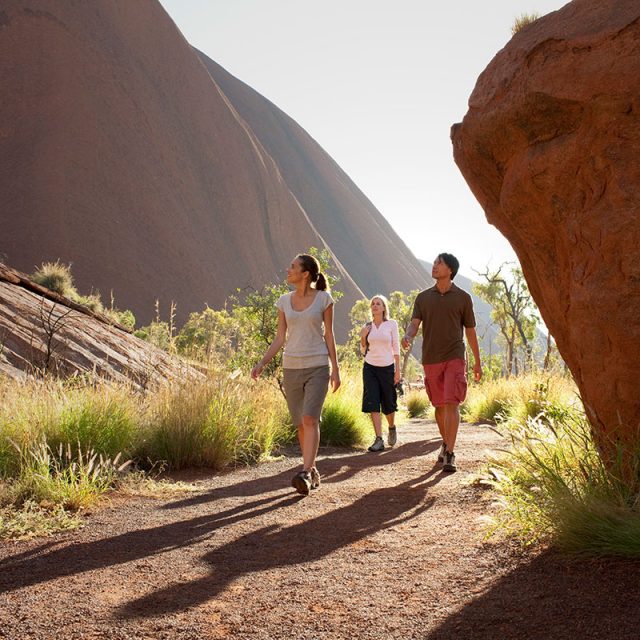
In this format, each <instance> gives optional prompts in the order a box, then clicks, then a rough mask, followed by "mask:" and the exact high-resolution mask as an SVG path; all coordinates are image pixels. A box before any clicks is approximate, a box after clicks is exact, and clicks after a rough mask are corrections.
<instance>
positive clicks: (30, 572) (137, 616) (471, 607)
mask: <svg viewBox="0 0 640 640" xmlns="http://www.w3.org/2000/svg"><path fill="white" fill-rule="evenodd" d="M399 433H400V437H399V442H398V445H397V446H396V447H395V448H394V449H388V450H386V451H385V452H383V453H381V454H370V453H365V452H361V451H355V450H343V449H323V450H321V458H320V462H319V465H318V466H319V469H320V471H321V473H322V475H323V485H322V487H321V488H320V489H319V490H318V491H314V492H313V493H312V494H311V495H310V496H309V497H305V498H302V497H300V496H298V495H296V494H294V493H293V492H292V489H291V488H290V486H289V482H290V478H291V475H292V471H293V470H295V469H296V468H297V465H298V464H299V461H300V460H299V458H298V457H297V454H296V452H295V451H291V452H288V455H285V456H284V457H283V458H282V459H281V460H277V461H274V462H269V463H265V464H262V465H260V466H257V467H253V468H243V469H239V470H236V471H233V472H231V473H226V474H223V475H216V476H206V475H200V476H199V477H198V479H197V480H196V485H197V487H198V491H197V492H194V493H190V494H183V495H180V496H177V497H173V498H171V499H169V500H159V499H150V498H134V499H123V498H122V497H119V496H115V497H114V498H113V499H112V500H111V502H110V504H108V505H107V506H105V507H104V508H101V509H99V510H97V511H96V512H95V513H94V514H93V515H91V516H90V517H89V518H88V519H87V523H86V526H85V528H84V529H82V530H80V531H75V532H71V533H64V534H59V535H56V536H54V537H52V538H48V539H45V540H42V539H40V540H35V541H28V542H19V543H6V544H4V545H3V546H2V547H1V548H0V637H1V638H8V639H12V640H13V639H18V638H20V639H21V640H25V639H27V638H33V639H38V640H41V639H43V640H44V639H49V638H61V639H62V638H64V639H65V640H67V639H75V638H92V639H93V638H96V639H97V638H105V639H106V638H110V639H114V640H119V639H124V638H149V639H151V638H153V639H156V638H157V639H167V640H168V639H174V638H175V639H180V640H186V639H194V640H195V639H213V638H240V639H243V638H256V639H265V640H267V639H269V640H271V639H276V638H283V639H284V638H287V639H289V638H295V639H309V640H311V639H315V638H322V639H338V638H340V639H342V638H358V639H361V638H362V639H365V638H380V639H388V638H398V639H403V640H405V639H407V638H416V639H417V638H420V639H433V640H435V639H445V638H465V639H473V640H481V639H487V640H488V639H492V640H493V639H494V638H505V639H516V638H518V639H519V638H555V639H563V638H581V639H582V638H593V639H596V638H597V639H603V638H625V639H626V638H629V639H631V638H634V639H636V638H638V637H640V628H639V625H638V623H639V622H640V596H639V594H638V569H639V568H640V563H639V562H632V561H625V560H618V559H608V558H605V559H602V558H600V559H581V560H578V559H570V558H567V557H565V556H562V555H561V554H559V553H558V552H556V551H554V550H552V549H547V548H542V549H540V548H538V549H534V550H528V551H525V550H522V549H521V548H519V547H518V546H517V545H515V544H514V543H509V542H506V541H493V542H486V541H484V531H485V529H484V524H483V520H484V518H485V517H486V516H487V515H490V514H491V513H492V512H494V510H495V506H494V504H493V495H492V493H491V491H490V490H488V489H486V488H482V485H479V484H478V483H474V482H473V479H474V474H475V473H476V472H477V471H478V469H479V467H480V466H481V464H482V462H483V460H485V459H486V456H487V451H488V450H491V449H495V448H497V447H499V446H500V445H501V441H500V437H499V436H498V435H497V434H495V433H494V432H493V431H491V430H490V429H487V428H486V427H483V426H470V425H463V427H462V428H461V434H460V439H459V444H458V446H457V456H458V464H459V471H458V472H457V473H454V474H446V473H443V472H442V471H441V470H440V467H439V465H437V464H436V456H437V450H438V447H439V444H440V441H439V438H438V437H437V429H436V428H435V426H434V424H433V423H429V422H426V421H412V422H411V423H409V424H407V425H405V426H403V427H400V428H399Z"/></svg>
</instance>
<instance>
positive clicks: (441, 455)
mask: <svg viewBox="0 0 640 640" xmlns="http://www.w3.org/2000/svg"><path fill="white" fill-rule="evenodd" d="M445 453H447V445H446V444H445V443H444V442H443V443H442V446H441V447H440V453H438V462H440V463H443V462H444V454H445Z"/></svg>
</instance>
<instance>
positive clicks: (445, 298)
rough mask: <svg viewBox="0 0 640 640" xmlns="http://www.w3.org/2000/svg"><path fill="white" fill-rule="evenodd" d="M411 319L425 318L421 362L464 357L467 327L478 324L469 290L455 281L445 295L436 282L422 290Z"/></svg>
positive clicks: (444, 360) (434, 362)
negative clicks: (461, 287) (465, 329)
mask: <svg viewBox="0 0 640 640" xmlns="http://www.w3.org/2000/svg"><path fill="white" fill-rule="evenodd" d="M412 318H418V319H419V320H421V321H422V364H436V363H438V362H446V361H447V360H454V359H455V358H463V359H464V357H465V352H464V339H463V334H464V328H465V327H467V328H471V327H475V326H476V318H475V316H474V314H473V302H472V300H471V296H470V295H469V294H468V293H467V292H466V291H463V290H462V289H460V287H457V286H456V285H455V284H453V283H452V284H451V289H449V291H447V293H444V294H443V293H440V292H439V291H438V289H437V288H436V286H435V285H434V286H433V287H431V288H430V289H426V290H425V291H421V292H420V293H419V294H418V296H417V297H416V301H415V303H414V305H413V316H412Z"/></svg>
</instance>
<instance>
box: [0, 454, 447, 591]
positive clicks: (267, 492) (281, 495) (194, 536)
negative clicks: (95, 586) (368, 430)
mask: <svg viewBox="0 0 640 640" xmlns="http://www.w3.org/2000/svg"><path fill="white" fill-rule="evenodd" d="M430 446H431V445H427V444H426V443H424V442H413V443H409V444H407V445H405V446H403V447H400V448H398V449H397V450H393V451H390V452H389V453H388V454H387V455H383V456H370V457H368V456H365V455H363V454H358V455H357V456H347V457H340V458H337V459H327V460H325V461H324V462H323V464H324V465H326V466H325V469H327V470H328V471H329V472H331V469H333V472H334V473H336V472H338V471H340V470H344V468H345V465H346V466H347V468H349V469H353V470H357V469H362V468H364V467H366V466H371V465H372V464H378V465H382V464H391V463H393V462H397V461H398V460H401V459H403V458H406V457H412V456H416V455H420V454H422V453H424V452H425V451H427V450H428V449H429V448H430ZM425 466H426V461H425ZM354 472H355V471H354ZM290 476H291V471H290V470H288V471H286V472H283V473H281V474H277V475H275V476H270V477H268V478H260V479H256V480H252V481H250V482H247V483H240V486H238V485H229V486H228V487H223V488H221V489H220V490H214V492H212V493H213V495H211V494H210V493H207V494H205V501H210V500H213V499H214V498H222V497H230V496H243V495H246V494H247V493H248V494H249V495H252V496H255V495H259V494H261V493H262V497H259V498H256V499H253V500H247V501H243V503H242V504H239V505H236V506H233V507H230V508H228V509H225V510H223V511H219V512H213V513H211V512H209V513H207V514H205V515H202V516H197V517H194V518H188V519H182V520H178V521H173V522H170V523H168V524H163V525H160V526H157V527H151V528H146V529H137V530H134V531H128V532H126V533H123V534H120V535H117V536H112V537H109V538H104V539H101V540H97V541H92V542H82V543H78V544H71V545H66V546H64V547H59V548H56V549H51V548H49V550H47V546H48V545H43V546H42V547H41V548H40V549H39V550H35V551H39V552H38V553H37V555H36V554H35V551H34V550H32V551H30V552H28V553H23V554H17V555H15V556H9V557H7V558H6V559H5V560H3V561H2V562H0V593H4V592H8V591H13V590H15V589H20V588H23V587H27V586H30V585H35V584H39V583H43V582H47V581H50V580H54V579H56V578H59V577H64V576H72V575H76V574H80V573H83V572H87V571H93V570H99V569H103V568H107V567H111V566H116V565H118V564H123V563H125V562H132V561H135V560H139V559H142V558H147V557H150V556H154V555H160V554H162V553H167V552H170V551H172V550H174V549H178V548H183V547H189V546H192V545H196V544H197V543H199V542H200V541H202V540H203V539H206V538H210V536H211V535H212V534H213V533H214V532H215V531H216V530H217V529H219V528H220V527H223V526H230V525H233V524H234V523H237V522H240V521H242V520H247V519H253V518H258V517H260V516H262V515H264V514H267V513H269V512H271V511H274V510H276V509H284V508H287V507H289V506H291V505H293V504H296V503H297V502H299V500H300V498H299V496H297V495H291V488H290V487H289V486H288V485H289V480H290ZM438 477H439V476H438ZM412 484H413V483H412V482H408V483H404V484H403V485H400V486H397V487H392V488H389V489H381V490H379V491H376V492H373V493H372V494H370V495H369V496H365V497H364V498H362V499H361V500H359V501H356V502H355V503H353V504H351V505H349V506H347V507H344V508H342V509H336V510H335V511H334V512H332V513H330V514H327V515H326V516H323V517H322V518H319V519H317V520H319V521H320V522H319V524H318V525H313V522H316V521H314V520H312V521H310V522H309V523H305V525H304V526H303V527H302V529H301V534H302V535H303V536H304V535H306V536H307V537H308V538H309V539H311V540H316V541H317V540H319V539H322V538H326V540H325V542H324V543H323V545H321V546H322V548H325V549H326V551H325V553H329V552H330V551H331V550H335V549H337V548H338V547H340V546H342V545H347V544H349V543H350V542H352V541H353V540H354V539H357V538H360V537H363V536H365V535H368V534H369V533H372V532H374V531H375V530H376V527H377V528H384V527H385V526H391V524H389V523H392V524H395V522H394V519H401V518H402V517H403V514H404V513H405V512H406V511H409V510H411V509H415V508H416V507H417V506H418V505H419V503H420V501H421V500H422V499H423V498H424V496H425V493H426V485H423V487H422V488H420V489H415V488H411V487H412ZM283 485H284V486H283ZM280 486H283V488H282V489H279V487H280ZM274 487H275V488H276V491H275V492H274ZM326 490H330V489H329V488H326ZM245 492H246V493H245ZM392 496H393V497H392ZM199 498H200V497H196V499H195V500H187V501H181V502H180V506H190V505H192V504H197V503H199V502H201V500H200V499H199ZM311 499H313V498H311ZM378 502H380V504H378ZM381 505H382V507H381ZM385 505H386V506H385ZM374 506H375V508H373V507H374ZM347 510H348V511H347ZM345 511H346V513H347V514H348V515H349V517H350V518H355V519H356V522H358V521H359V522H360V523H361V524H362V525H364V528H362V526H360V525H359V526H358V527H356V528H355V529H354V530H349V531H346V530H345V526H344V524H342V522H341V518H343V515H341V514H344V512H345ZM369 511H370V512H371V513H369ZM317 526H320V529H317ZM351 526H352V525H350V527H351ZM292 533H294V534H295V532H292ZM266 534H267V531H266V530H261V531H260V532H257V533H255V534H251V536H249V537H248V538H247V540H248V543H247V544H249V545H251V544H253V543H254V541H256V542H255V543H256V544H262V542H261V540H262V538H263V537H265V536H266ZM275 535H276V534H273V533H272V532H271V534H270V536H269V537H268V540H269V541H270V542H271V543H272V544H273V545H275V546H277V544H279V543H278V539H277V537H274V536H275ZM278 535H282V534H278ZM296 535H297V534H296ZM354 535H356V536H357V538H354ZM233 544H234V545H236V544H238V545H240V543H233ZM282 544H283V547H284V550H285V551H286V549H287V548H291V539H284V538H283V542H282ZM241 546H242V545H240V546H238V547H237V548H236V546H232V547H231V548H229V549H228V552H229V553H230V554H231V555H230V556H229V562H230V563H231V564H232V565H235V564H236V558H235V557H234V556H233V554H234V553H239V554H240V557H241V558H242V561H241V562H239V563H238V566H239V567H240V566H242V564H243V563H245V562H247V563H249V565H250V562H249V560H248V559H245V558H243V557H242V553H241V549H240V547H241ZM312 546H314V549H311V550H307V553H310V554H314V553H316V552H317V548H315V547H317V545H312ZM272 553H273V554H274V556H273V557H274V558H276V559H277V561H278V562H282V563H283V564H286V563H287V560H286V558H284V557H283V556H282V550H281V551H280V553H278V550H277V549H274V550H273V551H272ZM301 553H302V557H300V559H299V560H298V561H299V562H305V561H306V559H305V557H304V553H305V552H304V551H302V552H301ZM310 559H313V558H310ZM213 564H214V565H215V561H214V562H213ZM270 566H274V565H270ZM249 570H251V569H249ZM255 570H259V569H255ZM238 572H239V573H242V570H241V569H238ZM232 573H233V571H232ZM239 573H238V574H237V575H239ZM232 578H233V575H231V577H230V578H229V579H232ZM225 584H226V582H225Z"/></svg>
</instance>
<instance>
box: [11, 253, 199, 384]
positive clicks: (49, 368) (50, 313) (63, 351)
mask: <svg viewBox="0 0 640 640" xmlns="http://www.w3.org/2000/svg"><path fill="white" fill-rule="evenodd" d="M0 374H5V375H8V376H10V377H12V378H17V379H21V378H26V377H28V376H40V375H44V374H49V375H59V376H64V377H68V376H73V375H86V376H89V377H92V378H93V377H95V378H100V379H107V380H112V381H116V382H127V383H129V384H133V385H134V386H137V387H140V388H147V387H149V386H151V385H155V384H160V383H162V382H164V381H170V380H177V379H184V378H185V377H193V378H196V377H199V376H200V375H201V374H200V373H198V372H197V371H196V370H195V369H193V368H192V367H190V366H187V365H186V364H184V363H182V362H181V361H179V360H177V359H176V358H172V357H171V356H170V355H169V354H167V353H165V352H164V351H162V350H161V349H157V348H156V347H154V346H153V345H151V344H149V343H147V342H145V341H144V340H140V339H139V338H136V337H135V336H134V335H132V334H131V333H129V332H128V331H127V330H126V329H124V328H123V327H120V326H119V325H117V324H115V323H113V322H110V321H109V320H108V319H107V318H106V317H104V316H101V315H100V314H96V313H93V312H91V311H89V310H88V309H85V308H83V307H81V306H80V305H78V304H74V303H73V302H71V301H70V300H67V299H66V298H63V297H62V296H59V295H57V294H55V293H54V292H52V291H49V290H47V289H44V287H39V286H38V285H37V284H35V283H33V282H31V281H29V280H28V278H27V277H26V276H25V275H24V274H21V273H20V272H17V271H15V270H13V269H10V268H8V267H6V266H5V265H2V264H0Z"/></svg>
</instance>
